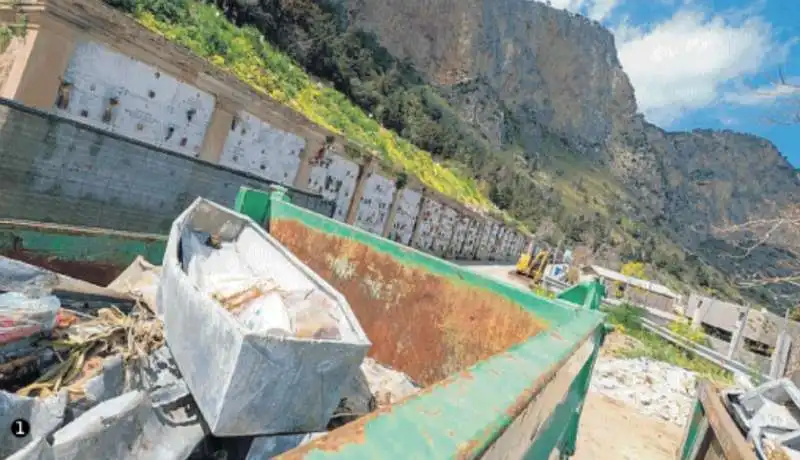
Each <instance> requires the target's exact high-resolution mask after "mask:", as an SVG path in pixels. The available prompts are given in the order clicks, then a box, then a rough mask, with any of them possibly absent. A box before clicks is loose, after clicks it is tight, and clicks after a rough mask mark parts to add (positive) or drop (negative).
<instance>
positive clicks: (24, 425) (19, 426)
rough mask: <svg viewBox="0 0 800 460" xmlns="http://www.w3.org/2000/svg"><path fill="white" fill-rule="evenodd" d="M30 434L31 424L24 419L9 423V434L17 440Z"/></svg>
mask: <svg viewBox="0 0 800 460" xmlns="http://www.w3.org/2000/svg"><path fill="white" fill-rule="evenodd" d="M30 433H31V424H30V423H28V421H27V420H25V419H24V418H18V419H16V420H14V421H13V422H11V434H13V435H14V436H16V437H18V438H24V437H25V436H28V435H29V434H30Z"/></svg>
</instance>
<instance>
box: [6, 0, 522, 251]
mask: <svg viewBox="0 0 800 460" xmlns="http://www.w3.org/2000/svg"><path fill="white" fill-rule="evenodd" d="M43 5H44V8H43V9H39V10H36V11H33V10H32V11H31V12H30V14H29V20H30V24H31V30H30V31H29V33H28V36H27V37H25V46H17V47H16V48H14V49H15V54H14V55H13V56H12V57H13V59H11V61H13V62H12V64H11V66H10V67H11V68H12V70H11V71H10V72H9V75H10V76H9V77H8V78H5V80H4V81H3V82H1V83H0V94H2V95H4V96H5V97H8V98H9V99H14V100H16V101H18V102H20V103H22V104H24V105H26V106H30V107H33V108H37V109H41V110H44V111H47V112H50V113H52V114H55V115H58V117H64V118H65V119H68V120H71V121H72V122H74V123H69V122H66V121H63V120H61V119H60V118H58V117H56V118H53V117H43V116H39V115H33V114H32V113H31V112H24V113H22V112H20V113H15V114H13V116H9V115H8V111H9V110H12V109H9V108H8V107H5V108H4V110H5V112H4V113H5V114H6V117H5V118H4V119H3V120H2V128H0V129H2V136H3V137H2V138H0V142H2V143H3V144H4V150H5V153H6V154H8V155H12V156H14V158H15V161H16V163H13V164H14V165H15V166H13V167H11V166H9V165H0V175H3V176H7V177H9V178H10V179H9V181H8V182H6V183H5V184H3V186H1V187H3V188H4V189H5V191H6V192H7V193H11V194H12V195H13V196H16V197H17V200H16V201H15V200H7V202H6V203H4V204H3V205H2V207H0V210H2V211H3V214H5V215H6V216H8V217H15V218H26V219H33V220H49V221H58V222H63V223H73V224H84V225H97V226H101V227H109V228H117V229H125V230H142V231H153V232H164V231H166V230H167V228H168V223H169V221H171V218H172V217H174V216H175V215H176V214H177V213H178V212H179V211H180V210H181V209H182V208H183V207H185V206H186V205H187V204H188V202H189V201H190V200H191V199H193V198H194V197H195V196H198V195H203V196H206V197H208V198H210V199H213V200H215V201H219V202H220V203H222V204H226V205H232V201H231V200H232V197H233V196H234V195H235V193H236V189H238V185H242V184H255V185H256V186H259V185H263V184H266V183H280V184H283V185H286V186H290V187H291V186H294V187H295V188H297V189H299V190H300V191H304V192H307V194H304V193H300V192H297V193H295V194H294V199H295V200H300V201H302V202H301V203H298V204H300V205H304V206H307V207H312V208H313V207H316V208H319V209H321V210H322V211H323V212H325V213H327V214H329V215H331V216H332V217H333V218H334V219H336V220H338V221H341V222H346V223H348V224H351V225H354V226H357V227H359V228H361V229H364V230H366V231H369V232H372V233H375V234H379V235H382V236H385V237H388V238H391V239H393V240H395V241H398V242H401V243H403V244H407V245H410V246H412V247H415V248H417V249H420V250H423V251H427V252H430V253H432V254H435V255H437V256H440V257H444V258H449V259H467V260H473V259H487V260H509V261H511V260H514V259H516V257H517V256H518V255H519V253H520V251H521V250H522V248H523V246H524V245H525V243H526V237H524V236H523V235H522V234H520V233H519V232H517V231H516V230H514V229H511V228H508V227H506V226H505V225H503V224H501V223H500V222H496V221H494V220H492V219H489V218H488V217H486V216H482V215H479V214H477V213H475V212H474V211H471V210H468V209H467V208H465V207H464V206H462V205H460V204H458V203H454V202H453V201H452V200H449V199H446V198H445V197H443V196H441V195H438V194H437V193H433V192H431V191H430V190H426V189H425V188H424V187H422V186H421V185H420V184H418V183H416V181H415V180H413V179H412V180H410V181H404V182H410V183H409V184H406V185H404V186H403V187H402V188H400V189H398V183H397V178H396V177H395V172H394V171H387V170H382V169H381V168H379V167H378V166H377V165H376V163H377V162H376V161H373V157H372V155H371V153H370V152H363V151H362V150H361V149H360V148H359V147H358V146H354V145H351V144H349V142H348V141H347V140H346V139H343V138H342V137H341V136H338V135H337V134H336V133H332V132H330V131H328V130H327V129H325V128H323V127H321V126H318V125H316V124H315V123H313V122H311V121H310V120H308V119H306V118H305V117H303V116H302V115H301V114H298V113H296V112H293V111H292V110H290V109H289V108H288V107H285V106H282V105H280V104H279V103H277V102H276V101H274V100H272V99H270V98H269V97H268V96H266V95H263V94H257V93H255V92H254V91H253V90H252V89H251V88H249V87H248V86H247V85H245V84H244V83H242V82H241V81H239V80H238V79H236V78H235V77H233V76H232V75H229V74H227V73H224V72H221V71H220V70H219V69H216V68H214V67H212V66H211V65H210V64H209V63H208V62H206V61H204V60H202V59H199V58H197V57H196V56H194V55H192V54H190V53H189V52H188V51H187V50H186V49H184V48H182V47H177V46H175V45H174V44H171V43H169V42H167V41H166V40H164V39H163V37H159V36H156V35H154V34H152V33H151V32H149V31H147V30H146V29H144V28H143V27H141V26H139V25H138V24H137V23H135V21H133V20H132V19H130V18H128V17H126V16H124V15H122V14H120V13H118V12H117V11H115V10H113V9H110V8H108V7H106V6H104V5H103V4H102V3H100V2H97V1H92V0H57V1H56V0H46V1H44V2H43ZM0 19H2V15H0ZM20 49H21V50H23V51H24V52H23V53H22V54H20V51H19V50H20ZM25 52H26V53H27V55H25V54H24V53H25ZM12 77H13V78H12ZM28 118H30V119H31V120H32V123H33V124H32V125H31V126H32V128H30V129H27V130H25V129H23V131H17V130H19V129H21V128H20V127H19V120H22V119H28ZM76 123H77V124H76ZM82 124H85V125H86V126H85V127H82V126H83V125H82ZM20 132H24V134H23V135H21V136H20V135H19V133H20ZM103 133H109V135H110V136H104V135H103ZM37 135H38V136H40V138H37V137H36V136H37ZM41 136H43V137H41ZM15 137H16V139H14V138H15ZM7 139H8V141H7ZM125 139H131V140H133V141H134V142H127V141H126V140H125ZM187 161H188V163H187ZM12 184H14V185H13V186H12ZM237 184H238V185H237ZM401 185H403V184H401ZM14 194H16V195H14ZM48 194H52V195H53V196H54V197H55V198H54V199H52V200H51V199H48V198H47V197H48ZM314 195H317V196H321V197H323V198H324V199H325V200H327V201H328V202H329V203H330V204H329V205H328V207H331V206H332V210H330V209H328V208H326V207H325V206H323V205H321V204H320V203H323V202H322V201H321V200H319V199H318V197H315V196H314ZM27 199H33V200H34V201H35V202H36V203H37V207H36V209H29V208H27V207H26V206H24V205H23V203H24V202H25V201H26V200H27ZM315 200H316V201H315ZM84 202H85V204H86V206H83V205H82V203H84ZM328 211H330V212H328Z"/></svg>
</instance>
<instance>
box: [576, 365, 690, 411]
mask: <svg viewBox="0 0 800 460" xmlns="http://www.w3.org/2000/svg"><path fill="white" fill-rule="evenodd" d="M591 391H594V392H597V393H600V394H603V395H606V396H608V397H609V398H612V399H615V400H617V401H620V402H622V403H625V404H627V405H629V406H631V407H634V408H635V409H636V410H637V411H639V412H640V413H642V414H644V415H648V416H653V417H658V418H660V419H662V420H666V421H668V422H671V423H674V424H675V425H678V426H683V425H684V424H685V423H686V420H687V419H688V417H689V412H690V411H691V410H692V404H693V403H694V399H695V374H694V373H693V372H690V371H687V370H686V369H682V368H680V367H677V366H672V365H670V364H666V363H663V362H660V361H653V360H650V359H646V358H637V359H617V358H606V357H603V358H600V359H599V360H598V362H597V364H595V369H594V374H593V376H592V383H591Z"/></svg>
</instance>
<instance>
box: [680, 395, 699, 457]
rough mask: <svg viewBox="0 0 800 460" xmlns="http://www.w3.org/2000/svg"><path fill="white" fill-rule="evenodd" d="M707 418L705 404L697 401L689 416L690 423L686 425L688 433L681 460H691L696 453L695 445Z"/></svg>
mask: <svg viewBox="0 0 800 460" xmlns="http://www.w3.org/2000/svg"><path fill="white" fill-rule="evenodd" d="M704 418H705V412H704V411H703V404H702V403H701V402H700V400H699V399H697V400H696V401H695V403H694V409H693V410H692V414H691V415H690V416H689V423H687V424H686V433H685V434H684V441H683V445H682V446H681V456H680V460H691V455H692V453H693V452H694V450H695V449H694V448H695V444H697V435H698V432H699V430H700V425H701V423H702V421H703V419H704Z"/></svg>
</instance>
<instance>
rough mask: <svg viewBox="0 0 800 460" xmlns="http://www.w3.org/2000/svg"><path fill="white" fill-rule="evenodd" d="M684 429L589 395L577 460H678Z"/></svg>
mask: <svg viewBox="0 0 800 460" xmlns="http://www.w3.org/2000/svg"><path fill="white" fill-rule="evenodd" d="M682 436H683V429H682V428H680V427H678V426H676V425H673V424H671V423H668V422H664V421H662V420H659V419H656V418H652V417H646V416H644V415H640V414H639V413H638V412H636V411H635V410H634V409H633V408H631V407H629V406H626V405H624V404H622V403H620V402H617V401H615V400H613V399H611V398H608V397H606V396H603V395H600V394H597V393H592V392H590V393H589V396H588V397H587V398H586V405H585V406H584V409H583V415H582V416H581V425H580V428H579V429H578V446H577V451H576V452H575V456H574V457H572V458H573V460H674V459H675V458H677V455H676V454H677V451H678V448H679V447H680V443H681V438H682Z"/></svg>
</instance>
